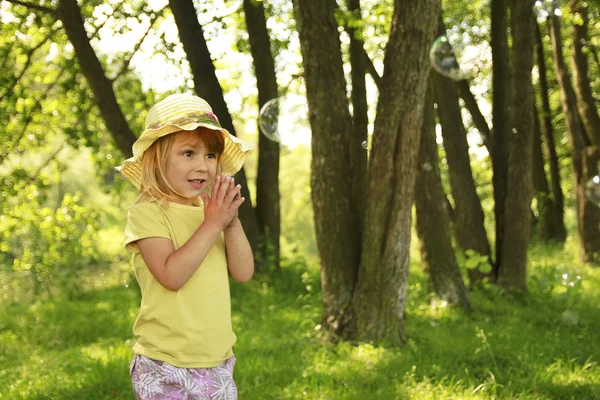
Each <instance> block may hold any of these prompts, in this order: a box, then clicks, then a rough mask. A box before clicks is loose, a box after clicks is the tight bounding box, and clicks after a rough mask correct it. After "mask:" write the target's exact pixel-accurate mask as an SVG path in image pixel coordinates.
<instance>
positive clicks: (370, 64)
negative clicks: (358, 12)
mask: <svg viewBox="0 0 600 400" xmlns="http://www.w3.org/2000/svg"><path fill="white" fill-rule="evenodd" d="M344 30H345V31H346V33H347V34H348V35H350V36H351V35H353V29H352V28H350V26H349V25H348V24H347V23H345V24H344ZM361 42H362V43H364V42H363V41H362V40H361ZM361 49H362V53H363V55H364V57H365V62H366V67H367V72H368V73H369V75H371V78H373V81H374V82H375V85H376V86H377V90H379V91H381V76H379V73H378V72H377V70H376V69H375V65H374V64H373V61H372V60H371V58H370V57H369V55H368V54H367V51H366V50H365V48H364V46H361Z"/></svg>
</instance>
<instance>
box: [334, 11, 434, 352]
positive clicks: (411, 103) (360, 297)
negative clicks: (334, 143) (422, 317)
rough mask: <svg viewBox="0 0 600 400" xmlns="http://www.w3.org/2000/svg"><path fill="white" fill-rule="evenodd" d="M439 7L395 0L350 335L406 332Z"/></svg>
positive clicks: (389, 336)
mask: <svg viewBox="0 0 600 400" xmlns="http://www.w3.org/2000/svg"><path fill="white" fill-rule="evenodd" d="M440 9H441V5H440V1H438V0H421V1H407V0H396V1H395V2H394V12H393V16H392V24H391V32H390V37H389V40H388V44H387V47H386V53H385V59H384V70H385V73H384V75H383V77H382V85H381V86H382V90H381V92H380V96H379V102H378V105H377V117H376V119H375V129H374V133H373V146H372V150H371V157H370V161H369V163H370V164H369V179H368V183H367V187H366V190H367V196H368V197H367V207H366V218H365V221H366V222H365V232H364V236H363V247H362V248H363V252H362V254H361V263H360V267H359V273H358V276H359V280H358V282H357V286H356V289H355V292H354V296H353V298H352V305H351V310H350V318H349V319H348V324H347V325H346V326H345V330H344V331H343V332H342V337H345V338H348V339H354V340H365V341H374V342H383V343H392V344H400V343H402V342H403V341H404V340H405V333H404V309H405V305H406V291H407V281H408V267H409V256H410V237H411V212H412V203H413V200H414V190H415V187H414V186H415V180H416V175H417V161H418V152H419V142H420V136H421V135H420V130H421V125H422V122H423V104H424V101H425V92H426V89H427V78H428V76H429V70H430V64H429V60H428V53H429V47H430V45H431V42H432V40H433V36H434V33H435V32H436V27H437V21H438V17H439V15H440ZM329 109H330V110H331V109H332V108H331V107H330V108H329Z"/></svg>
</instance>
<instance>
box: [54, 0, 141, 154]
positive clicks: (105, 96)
mask: <svg viewBox="0 0 600 400" xmlns="http://www.w3.org/2000/svg"><path fill="white" fill-rule="evenodd" d="M56 15H58V18H60V20H61V22H62V23H63V27H64V28H65V31H66V33H67V37H68V38H69V41H70V42H71V44H72V45H73V49H74V50H75V55H76V57H77V61H78V63H79V65H80V66H81V70H82V71H83V74H84V75H85V78H86V80H87V82H88V84H89V85H90V89H91V91H92V93H93V94H94V102H95V103H96V104H97V105H98V108H99V109H100V115H102V119H103V120H104V122H105V124H106V127H107V128H108V131H109V132H110V134H111V136H112V137H113V139H114V141H115V143H116V145H117V147H118V148H119V150H120V151H121V152H122V153H123V155H125V157H131V155H132V146H133V143H134V142H135V140H136V136H135V135H134V134H133V132H132V131H131V128H129V125H128V124H127V120H126V119H125V116H124V115H123V112H122V111H121V108H120V107H119V103H117V98H116V96H115V92H114V90H113V86H112V82H111V81H110V80H109V79H108V78H107V77H106V74H105V73H104V69H103V68H102V65H101V64H100V60H99V59H98V57H97V56H96V53H95V52H94V49H93V48H92V45H91V44H90V40H89V38H88V36H87V33H86V31H85V27H84V23H83V17H82V16H81V10H80V9H79V6H78V5H77V1H76V0H61V1H60V2H59V3H58V7H57V8H56Z"/></svg>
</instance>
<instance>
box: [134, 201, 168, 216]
mask: <svg viewBox="0 0 600 400" xmlns="http://www.w3.org/2000/svg"><path fill="white" fill-rule="evenodd" d="M160 214H161V207H160V205H159V204H158V203H155V202H144V203H136V204H133V205H132V206H130V207H129V209H128V210H127V217H128V219H130V218H137V217H144V218H145V217H150V218H151V217H152V216H159V215H160Z"/></svg>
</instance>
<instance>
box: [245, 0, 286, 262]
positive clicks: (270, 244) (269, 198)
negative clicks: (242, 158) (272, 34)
mask: <svg viewBox="0 0 600 400" xmlns="http://www.w3.org/2000/svg"><path fill="white" fill-rule="evenodd" d="M244 13H245V15H246V26H247V28H248V37H249V40H250V51H251V53H252V60H253V64H254V71H255V75H256V85H257V88H258V105H259V109H260V108H261V107H262V106H263V105H264V104H265V103H266V102H267V101H269V100H271V99H274V98H276V97H277V76H276V75H275V62H274V61H273V55H272V54H271V43H270V39H269V32H268V31H267V22H266V18H265V10H264V6H263V3H262V2H255V1H252V0H244ZM279 154H280V153H279V143H277V142H275V141H272V140H269V139H267V138H266V136H265V135H263V134H259V136H258V172H257V174H256V216H257V218H258V227H259V229H260V233H261V238H262V242H263V243H262V245H263V248H262V259H263V260H265V261H267V262H270V263H272V264H274V266H275V268H279V237H280V232H281V213H280V208H279V204H280V196H279Z"/></svg>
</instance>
